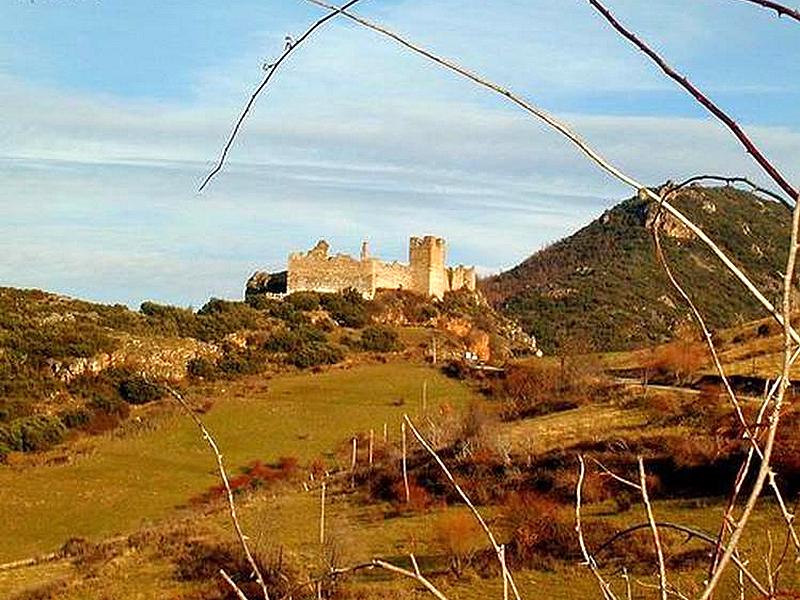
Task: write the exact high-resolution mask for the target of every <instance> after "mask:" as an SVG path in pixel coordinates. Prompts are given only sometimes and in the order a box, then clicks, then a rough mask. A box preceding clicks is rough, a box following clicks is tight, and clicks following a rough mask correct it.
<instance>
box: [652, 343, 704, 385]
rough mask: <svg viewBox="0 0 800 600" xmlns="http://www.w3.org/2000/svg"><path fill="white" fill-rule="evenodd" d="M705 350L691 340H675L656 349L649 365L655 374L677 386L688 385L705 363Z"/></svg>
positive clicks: (702, 345)
mask: <svg viewBox="0 0 800 600" xmlns="http://www.w3.org/2000/svg"><path fill="white" fill-rule="evenodd" d="M707 353H708V351H707V349H706V346H705V345H704V344H701V343H700V342H696V341H693V340H686V339H683V340H677V341H675V342H672V343H670V344H667V345H665V346H661V347H660V348H658V349H656V351H655V353H654V356H653V358H652V361H651V364H650V365H648V367H649V368H652V369H653V370H655V371H656V372H657V373H660V374H661V375H662V376H665V377H667V378H668V379H670V380H671V381H674V382H675V383H677V384H679V385H684V384H686V383H689V382H690V381H691V380H692V379H693V378H694V377H695V375H696V373H697V371H698V370H699V369H700V368H701V367H702V366H703V365H704V364H705V363H706V359H707Z"/></svg>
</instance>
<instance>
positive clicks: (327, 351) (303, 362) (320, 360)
mask: <svg viewBox="0 0 800 600" xmlns="http://www.w3.org/2000/svg"><path fill="white" fill-rule="evenodd" d="M343 359H344V352H343V351H342V349H341V348H339V347H337V346H332V345H330V344H328V343H326V342H309V343H307V344H305V345H303V346H302V347H301V348H299V349H298V350H296V351H294V352H292V353H291V354H289V355H288V357H287V360H288V362H289V363H291V364H293V365H294V366H296V367H299V368H301V369H307V368H308V367H316V366H320V365H333V364H336V363H338V362H340V361H341V360H343Z"/></svg>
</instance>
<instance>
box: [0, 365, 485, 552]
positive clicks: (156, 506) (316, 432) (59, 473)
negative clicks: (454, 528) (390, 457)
mask: <svg viewBox="0 0 800 600" xmlns="http://www.w3.org/2000/svg"><path fill="white" fill-rule="evenodd" d="M425 380H427V382H428V397H429V403H430V405H435V404H436V403H443V402H448V403H450V404H451V405H453V406H455V407H458V406H462V405H463V404H464V403H466V402H467V401H468V399H469V398H470V395H471V392H470V391H469V389H468V388H467V387H466V386H463V385H462V384H460V383H457V382H454V381H451V380H448V379H446V378H444V377H442V376H441V375H439V374H438V373H437V372H435V371H434V370H432V369H430V368H428V367H425V366H421V365H413V364H407V363H389V364H382V365H370V366H362V367H354V368H351V369H334V370H331V371H327V372H324V373H320V374H308V373H303V374H298V375H287V376H281V377H276V378H274V379H271V380H269V381H265V380H256V379H247V380H241V381H237V382H224V383H218V384H215V385H213V386H209V388H208V390H207V392H208V396H209V397H211V398H213V399H214V400H215V404H214V406H213V408H212V409H211V411H210V412H209V413H208V414H206V415H205V421H206V423H207V425H208V427H209V428H210V429H211V430H212V432H213V434H214V435H215V437H216V438H217V441H218V442H219V444H220V446H221V447H222V448H223V450H224V454H225V460H226V463H227V465H228V466H229V469H230V470H234V469H235V468H236V467H239V466H242V465H244V464H246V463H247V462H249V461H251V460H253V459H263V460H265V461H271V460H275V459H277V458H278V457H280V456H296V457H297V458H299V459H300V460H301V461H308V460H310V459H312V458H314V457H316V456H318V455H320V454H323V453H325V452H329V451H330V450H331V449H333V448H335V447H336V446H337V445H339V444H340V443H341V442H343V441H345V440H346V439H347V438H348V437H349V436H350V435H352V434H353V433H356V432H360V431H365V430H368V429H370V428H375V429H376V430H378V431H380V430H381V429H382V427H383V423H384V422H388V423H389V427H390V428H393V429H395V430H396V429H397V428H398V427H399V421H400V419H401V415H402V413H403V412H409V413H414V412H416V410H417V409H418V406H419V398H420V390H421V388H422V383H423V381H425ZM401 401H405V404H402V402H401ZM214 466H215V465H214V460H213V457H212V455H211V454H210V453H209V451H208V449H207V448H206V447H205V446H204V444H203V442H202V439H201V437H200V435H199V432H198V431H197V429H196V427H195V426H194V425H193V424H192V423H191V421H190V420H189V419H188V418H186V417H184V416H182V415H175V416H174V417H170V418H167V419H165V420H163V421H162V422H161V423H160V424H159V426H158V427H157V428H156V429H155V430H153V431H146V432H143V433H140V434H137V435H135V436H127V437H123V438H119V437H107V438H102V439H100V440H98V442H97V444H96V445H95V446H94V448H93V451H92V452H91V453H90V454H88V455H85V456H81V457H78V458H76V459H75V460H74V461H73V462H72V463H71V464H63V465H54V466H40V467H25V468H21V469H16V468H12V467H2V468H0V514H3V515H4V518H3V519H0V562H5V561H11V560H15V559H19V558H23V557H28V556H31V555H35V554H38V553H44V552H49V551H52V550H55V549H57V548H58V547H59V546H60V545H61V544H62V543H63V542H64V541H65V540H66V539H68V538H69V537H72V536H80V537H86V538H88V539H99V538H101V537H107V536H113V535H115V534H124V533H128V532H130V531H132V530H134V529H136V528H137V527H139V526H141V525H142V524H143V523H147V522H151V521H154V520H158V519H161V518H163V517H165V516H167V515H169V514H171V513H174V512H175V510H176V507H178V506H180V505H182V504H184V503H186V501H187V500H189V499H190V498H191V497H192V496H194V495H196V494H198V493H200V492H202V491H203V490H205V489H206V488H208V487H209V486H210V485H213V484H215V483H216V482H217V476H216V473H215V471H214Z"/></svg>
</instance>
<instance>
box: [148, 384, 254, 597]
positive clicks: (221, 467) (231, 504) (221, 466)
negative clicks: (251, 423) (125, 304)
mask: <svg viewBox="0 0 800 600" xmlns="http://www.w3.org/2000/svg"><path fill="white" fill-rule="evenodd" d="M164 388H165V389H166V390H167V392H168V393H169V394H170V396H172V397H173V398H175V400H177V401H178V404H180V405H181V407H182V408H183V409H184V410H185V411H186V413H187V414H188V415H189V417H191V419H192V421H194V423H195V425H197V427H198V428H199V429H200V432H201V433H202V434H203V439H204V440H205V441H206V443H207V444H208V445H209V447H210V448H211V451H212V452H213V453H214V456H215V458H216V459H217V470H218V471H219V476H220V478H221V479H222V483H223V485H224V486H225V492H226V495H227V499H228V510H229V512H230V515H231V521H233V527H234V529H235V530H236V537H238V538H239V544H240V545H241V546H242V549H243V550H244V554H245V557H246V558H247V562H248V563H249V564H250V567H251V568H252V569H253V575H255V577H256V581H257V582H258V585H259V586H260V587H261V592H262V593H263V595H264V600H269V593H268V592H267V584H266V583H265V582H264V577H263V576H262V575H261V570H260V569H259V568H258V564H257V563H256V561H255V558H253V554H252V553H251V552H250V546H249V545H248V543H247V536H246V535H245V534H244V531H243V530H242V526H241V524H240V523H239V517H238V515H237V513H236V502H235V501H234V499H233V490H232V489H231V484H230V482H229V481H228V474H227V472H226V471H225V463H224V462H223V460H222V453H221V452H220V450H219V446H217V442H216V441H215V440H214V437H213V436H212V435H211V432H210V431H209V430H208V429H207V428H206V426H205V424H204V423H203V421H202V419H200V417H198V416H197V413H195V411H194V410H192V407H191V406H190V405H189V403H188V402H187V401H186V399H185V398H184V397H183V395H181V394H180V393H178V391H177V390H175V389H173V388H172V387H171V386H169V385H165V386H164Z"/></svg>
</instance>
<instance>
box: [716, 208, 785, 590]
mask: <svg viewBox="0 0 800 600" xmlns="http://www.w3.org/2000/svg"><path fill="white" fill-rule="evenodd" d="M795 200H796V202H795V205H794V210H793V212H792V231H791V241H790V243H789V255H788V257H787V259H786V273H785V275H784V279H783V320H784V329H783V333H784V339H783V369H782V371H781V376H780V379H779V381H780V384H779V386H778V393H777V396H776V398H775V402H774V405H773V408H772V413H771V415H770V419H769V420H770V423H769V429H768V431H767V440H766V442H765V444H764V451H763V458H762V459H761V466H760V468H759V470H758V474H757V475H756V480H755V483H754V484H753V489H752V490H751V492H750V496H749V497H748V499H747V502H746V503H745V507H744V509H743V510H742V515H741V516H740V517H739V521H738V522H737V523H736V526H735V527H734V529H733V532H732V533H731V537H730V540H729V541H728V545H727V547H726V548H725V552H724V554H723V555H722V557H721V558H720V560H719V564H718V565H717V568H716V570H715V572H714V574H713V575H712V577H711V580H710V581H709V582H708V585H707V586H706V588H705V590H704V591H703V595H702V597H701V600H708V599H709V598H710V597H711V595H712V594H713V592H714V589H715V588H716V587H717V585H718V584H719V581H720V579H721V577H722V573H723V571H724V570H725V567H726V566H727V564H728V562H730V560H731V557H732V556H733V554H734V552H735V551H736V548H737V546H738V544H739V540H740V539H741V536H742V533H743V532H744V528H745V526H746V525H747V522H748V520H749V518H750V515H751V514H752V512H753V509H754V508H755V505H756V502H757V500H758V497H759V496H760V495H761V490H762V489H763V487H764V482H765V481H766V479H767V478H768V477H770V473H771V472H772V469H771V467H770V459H771V458H772V450H773V448H774V446H775V436H776V434H777V432H778V424H779V422H780V417H781V409H782V407H783V399H784V396H785V394H786V390H787V389H788V387H789V385H790V380H789V372H790V369H791V366H792V361H793V360H794V358H795V357H796V356H797V353H796V351H795V349H794V348H793V347H792V341H793V340H792V336H791V325H790V319H791V310H792V285H793V281H794V272H795V266H796V263H797V245H798V235H799V232H798V230H799V229H800V198H795Z"/></svg>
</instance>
